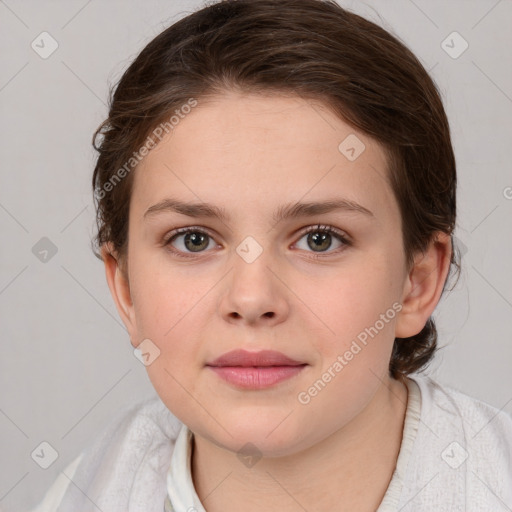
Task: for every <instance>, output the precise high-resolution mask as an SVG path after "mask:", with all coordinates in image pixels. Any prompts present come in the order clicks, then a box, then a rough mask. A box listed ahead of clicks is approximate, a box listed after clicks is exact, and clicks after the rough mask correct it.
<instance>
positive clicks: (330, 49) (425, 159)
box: [92, 0, 460, 378]
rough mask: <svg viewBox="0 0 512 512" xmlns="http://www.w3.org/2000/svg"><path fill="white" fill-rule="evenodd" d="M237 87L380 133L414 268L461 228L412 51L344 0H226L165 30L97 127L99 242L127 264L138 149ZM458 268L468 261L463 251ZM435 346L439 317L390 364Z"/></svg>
mask: <svg viewBox="0 0 512 512" xmlns="http://www.w3.org/2000/svg"><path fill="white" fill-rule="evenodd" d="M227 90H239V91H244V92H248V93H256V94H257V93H265V94H268V93H279V94H288V95H291V94H299V95H300V96H302V97H304V98H308V99H316V100H320V101H322V102H323V103H324V104H325V105H327V106H328V107H329V108H330V109H332V111H333V112H334V113H335V114H337V115H338V116H339V117H340V118H341V119H343V120H344V121H345V122H347V123H348V124H350V125H352V126H353V127H355V128H357V129H359V130H360V131H362V132H363V133H366V134H367V135H369V136H371V137H373V138H374V139H375V140H377V141H378V142H379V143H381V145H382V147H383V148H384V149H385V151H386V152H387V154H388V167H389V168H388V170H387V174H388V179H389V181H390V184H391V187H392V189H393V192H394V194H395V196H396V199H397V201H398V204H399V207H400V212H401V218H402V232H403V243H404V251H405V256H406V261H407V265H408V268H409V269H410V268H411V265H412V263H413V260H414V256H415V254H416V253H417V252H423V251H424V250H425V249H426V248H427V246H428V244H429V243H430V242H431V241H432V239H433V237H434V235H435V232H436V231H442V232H445V233H448V234H450V235H452V234H453V230H454V229H455V215H456V170H455V158H454V154H453V149H452V145H451V140H450V130H449V125H448V121H447V118H446V114H445V111H444V109H443V105H442V101H441V98H440V95H439V93H438V91H437V88H436V86H435V84H434V82H433V81H432V79H431V78H430V76H429V75H428V73H427V72H426V71H425V69H424V68H423V66H422V65H421V64H420V62H419V61H418V59H417V58H416V57H415V56H414V55H413V54H412V53H411V51H410V50H409V49H407V48H406V47H405V46H404V44H403V43H401V42H400V41H399V40H398V39H397V38H396V37H394V36H392V35H391V34H390V33H388V32H387V31H386V30H384V29H382V28H381V27H379V26H378V25H376V24H374V23H372V22H370V21H368V20H366V19H364V18H362V17H360V16H358V15H356V14H353V13H351V12H349V11H346V10H344V9H343V8H341V7H340V6H339V5H338V4H337V3H336V2H335V1H334V0H223V1H220V2H216V3H214V4H212V5H209V6H206V7H204V8H203V9H201V10H199V11H197V12H195V13H193V14H191V15H189V16H187V17H185V18H183V19H181V20H179V21H178V22H177V23H175V24H174V25H172V26H170V27H169V28H167V29H166V30H164V31H163V32H162V33H160V34H159V35H158V36H157V37H155V38H154V39H153V40H152V41H151V42H150V43H149V44H148V45H147V46H146V47H145V48H144V49H143V50H142V52H141V53H140V54H139V55H138V57H137V58H136V59H135V60H134V61H133V63H132V64H131V65H130V66H129V68H128V69H127V70H126V71H125V73H124V74H123V76H122V77H121V79H120V80H119V82H118V84H117V87H116V88H115V93H114V94H113V93H112V89H111V94H110V102H109V104H110V109H109V115H108V118H107V119H106V120H105V121H104V122H103V123H102V124H101V125H100V127H99V128H98V129H97V130H96V132H95V134H94V137H93V146H94V147H95V149H96V150H97V151H98V152H99V157H98V160H97V164H96V167H95V169H94V175H93V180H92V181H93V188H94V191H95V205H96V209H97V225H98V233H97V236H96V238H95V240H94V242H95V246H96V247H95V248H98V247H100V246H101V245H103V244H104V243H105V242H110V244H111V246H112V247H113V252H114V253H115V254H116V257H117V258H118V259H119V261H120V263H122V264H123V265H124V262H126V258H127V254H126V253H127V241H128V217H129V204H130V197H131V186H132V176H133V173H130V172H129V171H130V170H131V167H135V166H136V163H137V159H136V158H134V155H135V154H136V152H137V151H139V150H140V148H141V147H142V146H143V145H144V144H147V142H148V140H150V139H151V140H152V136H151V134H152V133H153V130H154V129H155V127H157V126H158V125H160V124H161V123H162V122H163V121H164V120H166V119H168V118H169V116H170V115H171V114H172V113H173V112H176V113H178V111H177V109H179V108H181V107H182V106H183V105H186V104H190V102H191V99H192V100H193V101H196V99H199V100H200V99H201V98H206V97H207V96H214V95H216V94H222V93H223V92H225V91H227ZM167 124H169V123H167ZM100 135H101V136H102V140H101V143H100V144H99V145H98V144H97V143H96V140H97V138H98V136H100ZM148 137H149V139H148ZM152 141H153V140H152ZM153 142H154V141H153ZM127 162H129V165H128V166H127ZM121 169H124V172H120V171H121ZM116 173H117V174H116ZM121 175H122V179H120V177H121ZM95 254H96V255H97V256H98V257H101V256H100V254H99V253H98V252H97V251H96V250H95ZM453 268H455V269H457V270H458V271H460V264H459V262H458V260H457V256H456V253H455V251H452V255H451V266H450V271H451V270H453ZM447 281H448V279H447ZM444 287H446V282H445V283H444ZM444 287H443V291H444ZM436 345H437V331H436V327H435V324H434V321H433V320H432V318H430V319H429V320H428V321H427V323H426V325H425V327H424V328H423V329H422V330H421V332H419V333H418V334H416V335H415V336H411V337H409V338H396V339H395V343H394V347H393V353H392V357H391V361H390V374H391V375H392V376H393V377H394V378H400V377H403V376H405V375H407V374H409V373H412V372H415V371H418V370H420V369H422V368H423V367H425V365H426V364H427V363H428V362H429V361H430V360H431V358H432V357H433V355H434V352H435V350H436Z"/></svg>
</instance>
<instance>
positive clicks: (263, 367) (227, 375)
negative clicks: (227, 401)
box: [206, 350, 307, 389]
mask: <svg viewBox="0 0 512 512" xmlns="http://www.w3.org/2000/svg"><path fill="white" fill-rule="evenodd" d="M206 366H207V367H208V368H210V369H211V370H212V371H213V372H215V374H216V375H218V376H219V377H220V378H222V379H223V380H225V381H227V382H228V383H230V384H232V385H234V386H236V387H239V388H243V389H264V388H268V387H271V386H273V385H275V384H278V383H279V382H282V381H284V380H287V379H290V378H291V377H293V376H295V375H297V374H298V373H300V372H301V371H302V370H303V369H304V367H305V366H307V363H303V362H300V361H296V360H295V359H291V358H289V357H288V356H285V355H284V354H282V353H281V352H276V351H274V350H262V351H260V352H248V351H246V350H233V351H231V352H227V353H226V354H223V355H222V356H220V357H218V358H217V359H215V360H214V361H212V362H211V363H207V364H206Z"/></svg>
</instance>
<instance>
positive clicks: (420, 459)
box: [404, 375, 512, 512]
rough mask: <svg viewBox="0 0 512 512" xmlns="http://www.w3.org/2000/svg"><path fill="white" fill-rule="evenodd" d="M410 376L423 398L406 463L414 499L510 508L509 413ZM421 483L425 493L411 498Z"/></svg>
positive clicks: (511, 450) (511, 437) (511, 447)
mask: <svg viewBox="0 0 512 512" xmlns="http://www.w3.org/2000/svg"><path fill="white" fill-rule="evenodd" d="M410 378H411V380H413V381H414V382H416V384H417V385H418V387H419V389H420V401H421V413H420V419H419V425H418V430H417V434H416V439H415V442H414V449H413V455H412V456H411V459H410V463H409V467H408V473H409V475H408V477H409V478H410V480H409V487H410V488H409V492H406V495H407V496H408V497H409V498H410V499H412V500H413V501H412V503H414V502H415V501H417V500H418V499H420V500H421V499H424V500H430V503H436V504H438V505H439V507H440V508H439V510H459V509H460V510H465V511H468V510H469V511H473V510H475V511H477V510H478V511H479V512H482V511H494V510H500V507H502V505H503V503H506V504H507V506H509V507H512V484H511V483H512V418H511V417H510V416H509V415H508V414H507V413H506V412H504V411H503V410H500V409H498V408H496V407H493V406H491V405H489V404H487V403H485V402H483V401H481V400H478V399H476V398H473V397H470V396H468V395H467V394H465V393H463V392H461V391H459V390H457V389H454V388H453V387H450V386H446V385H444V384H441V383H439V382H437V381H436V380H434V379H432V378H430V377H428V376H424V375H412V376H410ZM421 486H425V487H424V489H423V491H422V492H421V493H419V494H418V496H420V497H421V496H422V497H423V498H418V497H416V498H414V499H413V496H414V493H415V492H418V491H419V489H420V488H422V487H421ZM422 503H423V502H422V501H420V503H419V505H421V504H422ZM425 503H426V502H425ZM443 503H444V504H443ZM417 504H418V503H417ZM447 507H448V508H447ZM450 507H451V508H450ZM417 509H418V510H423V509H422V508H421V506H418V508H417ZM406 510H408V509H406ZM411 510H412V509H411ZM404 512H405V511H404Z"/></svg>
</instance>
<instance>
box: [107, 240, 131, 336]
mask: <svg viewBox="0 0 512 512" xmlns="http://www.w3.org/2000/svg"><path fill="white" fill-rule="evenodd" d="M101 257H102V259H103V264H104V265H105V276H106V279H107V283H108V287H109V289H110V294H111V295H112V298H113V299H114V303H115V305H116V309H117V311H118V313H119V316H120V317H121V320H122V321H123V323H124V325H125V326H126V329H127V331H128V333H129V335H130V338H131V339H132V340H134V339H136V334H135V333H136V323H135V316H134V310H133V302H132V297H131V292H130V283H129V280H128V276H127V275H126V274H125V272H124V271H123V268H122V267H121V264H120V261H119V258H117V257H116V255H115V251H113V250H112V245H111V244H110V243H106V244H103V246H102V247H101Z"/></svg>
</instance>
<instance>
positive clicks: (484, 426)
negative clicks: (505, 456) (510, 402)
mask: <svg viewBox="0 0 512 512" xmlns="http://www.w3.org/2000/svg"><path fill="white" fill-rule="evenodd" d="M411 378H412V379H413V380H414V381H415V382H416V383H417V384H418V386H419V388H420V391H421V402H422V414H423V415H425V416H426V417H425V418H424V419H425V420H427V421H428V418H431V420H432V421H433V422H436V423H437V422H440V423H442V424H443V425H444V426H445V427H450V426H452V427H455V428H456V427H460V428H462V429H463V430H464V432H465V433H466V435H468V436H470V437H471V439H476V438H478V439H479V441H480V442H490V441H496V440H502V441H503V440H507V441H508V447H509V449H511V450H512V417H511V416H510V415H508V414H507V413H506V412H505V411H503V410H501V409H498V408H496V407H493V406H492V405H490V404H488V403H485V402H483V401H481V400H478V399H477V398H473V397H471V396H468V395H467V394H465V393H463V392H461V391H459V390H457V389H455V388H453V387H450V386H446V385H444V384H441V383H439V382H437V381H436V380H434V379H432V378H431V377H428V376H424V375H421V376H420V375H414V376H411Z"/></svg>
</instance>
